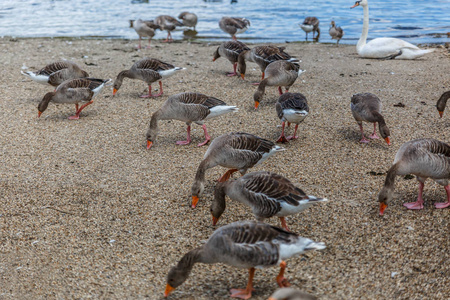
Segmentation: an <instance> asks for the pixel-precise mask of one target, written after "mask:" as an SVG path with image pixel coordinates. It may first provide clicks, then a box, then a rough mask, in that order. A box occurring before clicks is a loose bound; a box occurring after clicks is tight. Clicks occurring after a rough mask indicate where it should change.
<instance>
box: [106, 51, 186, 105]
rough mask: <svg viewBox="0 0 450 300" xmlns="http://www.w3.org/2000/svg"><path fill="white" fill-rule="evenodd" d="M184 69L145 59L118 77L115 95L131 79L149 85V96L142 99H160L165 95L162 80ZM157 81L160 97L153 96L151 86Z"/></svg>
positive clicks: (142, 96)
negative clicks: (126, 79)
mask: <svg viewBox="0 0 450 300" xmlns="http://www.w3.org/2000/svg"><path fill="white" fill-rule="evenodd" d="M184 69H185V68H180V67H175V66H173V65H171V64H168V63H165V62H162V61H160V60H158V59H155V58H143V59H141V60H139V61H137V62H136V63H135V64H134V65H133V66H131V68H130V69H129V70H124V71H122V72H120V73H119V74H118V75H117V78H116V80H115V81H114V89H113V95H115V94H116V93H117V91H118V90H119V89H120V87H121V86H122V82H123V79H124V78H131V79H139V80H142V81H144V82H145V83H147V84H148V95H141V96H140V97H141V98H149V97H159V96H161V95H162V94H163V88H162V82H161V80H163V79H165V78H168V77H170V76H172V75H174V74H175V73H177V72H178V71H180V70H184ZM156 81H159V89H160V92H159V94H158V95H152V86H151V84H152V83H153V82H156Z"/></svg>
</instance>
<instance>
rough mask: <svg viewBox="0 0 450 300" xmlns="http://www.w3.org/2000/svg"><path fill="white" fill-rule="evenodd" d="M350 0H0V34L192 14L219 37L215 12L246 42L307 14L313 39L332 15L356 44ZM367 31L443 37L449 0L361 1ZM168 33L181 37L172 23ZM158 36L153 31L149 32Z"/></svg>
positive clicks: (108, 27)
mask: <svg viewBox="0 0 450 300" xmlns="http://www.w3.org/2000/svg"><path fill="white" fill-rule="evenodd" d="M353 4H354V1H352V0H334V1H329V0H324V1H320V0H315V1H305V0H304V1H299V0H297V1H295V0H274V1H264V0H237V2H236V3H231V1H230V0H223V1H220V0H215V1H204V0H148V1H146V0H141V1H139V0H112V1H111V0H59V1H57V0H54V1H51V0H14V1H8V0H0V36H12V37H109V38H131V39H135V38H137V35H136V33H135V31H134V30H133V29H132V28H129V22H128V20H129V19H137V18H141V19H153V18H155V17H156V16H158V15H162V14H168V15H172V16H175V17H176V16H178V14H179V13H180V12H182V11H190V12H194V13H196V14H197V15H198V18H199V23H198V25H197V28H196V29H197V31H198V33H197V35H196V38H198V39H203V40H224V39H229V35H227V34H225V33H224V32H222V31H221V30H220V29H219V26H218V21H219V19H220V18H221V17H222V16H236V17H246V18H247V19H249V20H250V21H251V25H252V26H251V27H250V29H249V30H248V31H247V32H245V33H244V34H241V35H239V39H243V40H246V41H248V42H285V41H290V42H293V41H304V40H305V34H304V32H303V31H302V30H301V29H300V28H299V26H298V24H299V23H300V22H301V21H302V20H303V19H304V18H305V17H307V16H316V17H317V18H318V19H319V20H320V28H321V31H322V34H321V38H320V42H331V40H330V36H329V35H328V29H329V23H330V21H331V20H332V19H334V20H335V21H336V23H337V25H338V26H341V27H342V28H343V29H344V31H345V36H344V38H343V40H341V43H346V44H356V42H357V40H358V39H359V36H360V34H361V29H362V19H363V10H362V7H356V8H354V9H350V6H352V5H353ZM369 7H370V29H369V39H370V38H375V37H400V38H403V39H405V40H408V41H409V42H412V43H415V44H417V43H445V42H450V38H448V37H447V32H450V0H402V1H390V0H385V1H381V0H378V1H375V0H370V1H369ZM172 35H173V37H174V39H182V38H183V37H184V34H183V31H182V30H180V31H176V32H174V33H173V34H172ZM165 37H166V33H165V32H160V31H158V32H157V35H156V36H155V38H158V39H162V38H165Z"/></svg>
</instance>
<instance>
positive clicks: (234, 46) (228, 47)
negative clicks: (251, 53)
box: [213, 41, 250, 76]
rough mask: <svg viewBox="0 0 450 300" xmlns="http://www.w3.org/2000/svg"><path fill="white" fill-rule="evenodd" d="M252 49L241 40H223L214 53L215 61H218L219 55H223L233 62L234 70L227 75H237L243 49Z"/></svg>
mask: <svg viewBox="0 0 450 300" xmlns="http://www.w3.org/2000/svg"><path fill="white" fill-rule="evenodd" d="M247 50H250V48H249V47H247V45H245V44H244V43H242V42H239V41H229V42H223V43H222V44H220V46H219V47H217V49H216V51H214V54H213V61H216V59H218V58H219V57H221V56H223V57H225V58H226V59H228V60H229V61H230V63H232V64H233V72H232V73H227V76H236V75H237V73H236V67H237V61H238V57H239V55H240V54H241V53H242V51H247Z"/></svg>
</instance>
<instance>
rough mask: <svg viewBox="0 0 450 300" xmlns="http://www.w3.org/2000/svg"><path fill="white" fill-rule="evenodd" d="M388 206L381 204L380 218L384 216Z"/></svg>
mask: <svg viewBox="0 0 450 300" xmlns="http://www.w3.org/2000/svg"><path fill="white" fill-rule="evenodd" d="M386 207H387V204H386V203H384V202H381V203H380V216H382V215H383V214H384V210H385V209H386Z"/></svg>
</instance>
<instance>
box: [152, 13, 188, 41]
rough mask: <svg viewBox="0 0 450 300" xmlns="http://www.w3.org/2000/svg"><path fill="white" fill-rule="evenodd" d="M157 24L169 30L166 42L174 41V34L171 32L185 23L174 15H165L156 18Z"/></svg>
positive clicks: (162, 28)
mask: <svg viewBox="0 0 450 300" xmlns="http://www.w3.org/2000/svg"><path fill="white" fill-rule="evenodd" d="M155 24H156V25H159V26H160V27H161V30H166V31H167V38H166V39H165V40H164V41H163V42H164V43H166V42H172V41H173V39H172V34H171V32H172V31H174V30H175V29H176V28H177V26H183V23H181V22H180V21H178V20H177V19H175V18H174V17H171V16H167V15H163V16H157V17H156V18H155Z"/></svg>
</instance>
